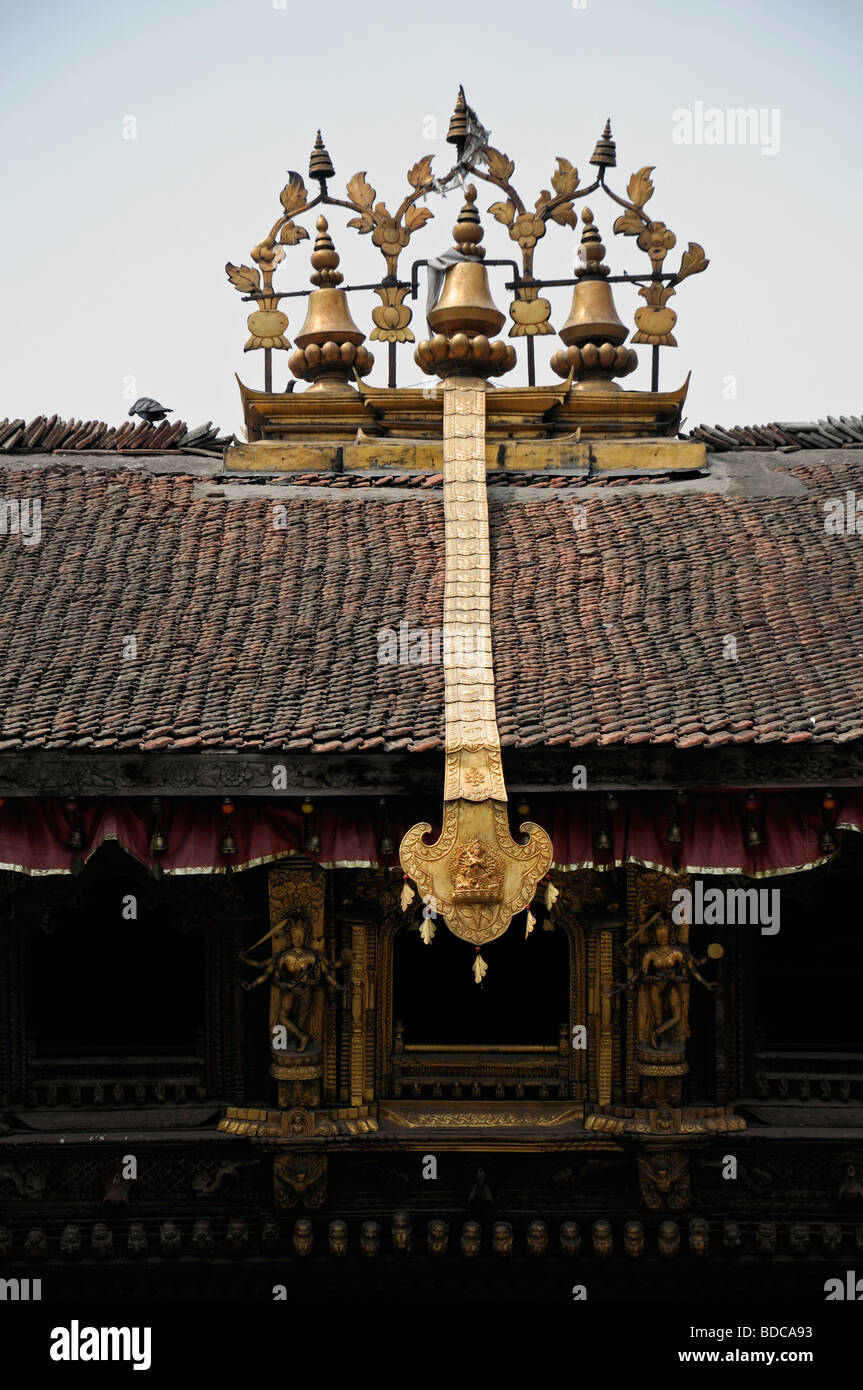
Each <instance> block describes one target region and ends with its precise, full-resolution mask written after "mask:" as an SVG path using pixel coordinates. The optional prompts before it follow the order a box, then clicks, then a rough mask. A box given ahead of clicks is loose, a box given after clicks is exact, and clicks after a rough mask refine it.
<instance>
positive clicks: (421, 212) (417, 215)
mask: <svg viewBox="0 0 863 1390" xmlns="http://www.w3.org/2000/svg"><path fill="white" fill-rule="evenodd" d="M433 216H434V213H433V212H432V210H431V208H418V207H417V206H416V204H414V206H413V207H410V208H408V210H407V212H406V213H405V226H406V227H407V229H408V231H409V232H417V231H419V229H420V227H424V226H425V224H426V222H428V220H429V218H430V217H433Z"/></svg>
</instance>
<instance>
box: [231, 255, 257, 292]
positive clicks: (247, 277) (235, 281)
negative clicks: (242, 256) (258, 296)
mask: <svg viewBox="0 0 863 1390" xmlns="http://www.w3.org/2000/svg"><path fill="white" fill-rule="evenodd" d="M225 271H226V273H227V276H228V279H229V280H230V282H231V284H232V285H233V286H234V288H235V289H237V290H239V291H240V294H254V292H255V290H259V289H260V288H261V272H260V271H259V270H255V269H253V267H252V266H250V265H232V264H231V262H230V261H228V264H227V265H226V266H225Z"/></svg>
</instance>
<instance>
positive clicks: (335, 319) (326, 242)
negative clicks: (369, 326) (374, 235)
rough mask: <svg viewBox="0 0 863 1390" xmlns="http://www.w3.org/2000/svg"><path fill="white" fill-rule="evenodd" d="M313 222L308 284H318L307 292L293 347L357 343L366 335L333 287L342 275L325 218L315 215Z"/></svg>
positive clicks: (341, 296) (340, 293) (343, 295)
mask: <svg viewBox="0 0 863 1390" xmlns="http://www.w3.org/2000/svg"><path fill="white" fill-rule="evenodd" d="M316 225H317V231H318V235H317V237H316V238H315V249H314V251H313V252H312V256H311V261H312V265H313V266H314V270H315V274H314V275H313V276H312V284H313V285H317V286H318V288H317V289H314V290H312V292H311V294H310V295H309V307H308V310H307V311H306V321H305V323H304V324H303V326H302V328H301V329H300V331H299V333H297V334H296V335H295V341H296V344H297V347H300V348H304V347H308V345H309V343H318V344H323V343H339V344H341V343H353V344H355V345H356V346H359V344H360V343H362V341H363V339H364V338H365V336H366V335H365V333H363V332H362V330H361V329H359V328H357V325H356V324H355V323H354V321H353V319H352V318H351V314H350V310H349V309H348V299H347V295H346V294H345V292H344V290H340V289H337V288H336V286H337V285H339V284H341V282H342V280H343V279H344V276H343V275H342V274H341V272H340V271H339V270H338V269H337V266H338V264H339V256H338V252H337V251H336V249H335V247H334V246H333V243H332V238H331V237H330V235H329V232H328V230H327V219H326V218H325V217H319V218H318V220H317V224H316Z"/></svg>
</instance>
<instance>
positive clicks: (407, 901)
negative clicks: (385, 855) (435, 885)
mask: <svg viewBox="0 0 863 1390" xmlns="http://www.w3.org/2000/svg"><path fill="white" fill-rule="evenodd" d="M415 897H416V893H415V892H414V890H413V888H412V887H411V885H410V884H409V883H408V881H407V879H405V882H404V886H403V888H402V895H401V898H400V900H399V901H400V903H401V909H402V912H407V910H408V908H409V907H410V905H411V903H412V902H413V900H414V898H415Z"/></svg>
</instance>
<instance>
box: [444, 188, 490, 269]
mask: <svg viewBox="0 0 863 1390" xmlns="http://www.w3.org/2000/svg"><path fill="white" fill-rule="evenodd" d="M464 197H465V201H464V205H463V207H462V210H461V212H460V213H459V215H458V221H457V222H456V224H455V226H454V227H453V229H452V234H453V237H454V238H455V249H456V250H457V251H460V252H461V254H462V255H463V256H475V257H476V258H477V260H480V261H481V260H482V259H483V257H484V256H485V248H484V247H482V246H480V242H481V241H482V239H483V237H484V236H485V232H484V231H483V229H482V224H481V222H480V220H479V213H478V212H477V210H476V207H475V206H474V204H475V203H476V188H475V186H474V185H473V184H472V183H469V184H468V186H467V188H466V189H465V191H464Z"/></svg>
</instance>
